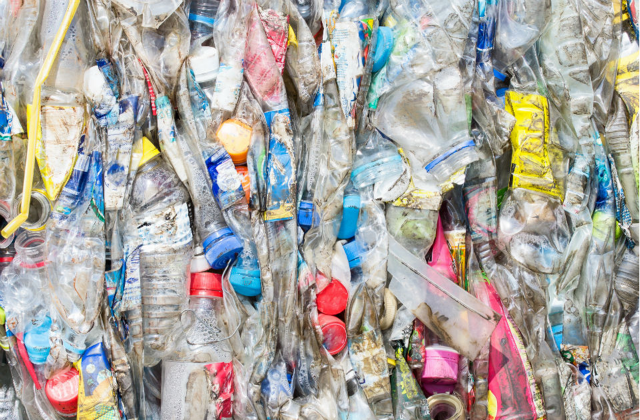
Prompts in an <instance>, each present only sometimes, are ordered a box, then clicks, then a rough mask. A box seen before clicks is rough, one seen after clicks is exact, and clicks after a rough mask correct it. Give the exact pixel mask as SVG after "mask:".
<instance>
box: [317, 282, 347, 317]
mask: <svg viewBox="0 0 640 420" xmlns="http://www.w3.org/2000/svg"><path fill="white" fill-rule="evenodd" d="M348 300H349V292H347V289H346V288H345V287H344V286H343V285H342V283H340V282H339V281H338V280H331V283H329V285H328V286H327V287H325V288H324V289H323V290H322V291H321V292H320V293H318V295H317V296H316V305H318V311H319V312H322V313H323V314H327V315H337V314H339V313H340V312H342V311H344V310H345V309H346V308H347V301H348Z"/></svg>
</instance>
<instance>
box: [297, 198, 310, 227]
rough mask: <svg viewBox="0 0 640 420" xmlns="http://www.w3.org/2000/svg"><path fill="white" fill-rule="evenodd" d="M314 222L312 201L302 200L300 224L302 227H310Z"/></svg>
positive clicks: (299, 213) (299, 216)
mask: <svg viewBox="0 0 640 420" xmlns="http://www.w3.org/2000/svg"><path fill="white" fill-rule="evenodd" d="M312 222H313V203H312V202H311V201H300V208H299V209H298V224H299V225H300V227H301V228H302V229H305V230H306V229H309V228H310V227H311V223H312Z"/></svg>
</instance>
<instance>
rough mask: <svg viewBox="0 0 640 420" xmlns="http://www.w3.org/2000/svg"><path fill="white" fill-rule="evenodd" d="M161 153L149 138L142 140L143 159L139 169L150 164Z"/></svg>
mask: <svg viewBox="0 0 640 420" xmlns="http://www.w3.org/2000/svg"><path fill="white" fill-rule="evenodd" d="M159 154H160V151H159V150H158V149H156V146H154V145H153V143H151V141H149V139H148V138H146V137H143V138H142V159H140V163H138V168H141V167H142V165H144V164H145V163H147V162H149V161H150V160H151V159H153V158H154V157H156V156H158V155H159Z"/></svg>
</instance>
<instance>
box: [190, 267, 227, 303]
mask: <svg viewBox="0 0 640 420" xmlns="http://www.w3.org/2000/svg"><path fill="white" fill-rule="evenodd" d="M189 294H190V295H191V296H204V297H222V275H221V274H218V273H211V272H209V271H203V272H202V273H191V290H190V291H189Z"/></svg>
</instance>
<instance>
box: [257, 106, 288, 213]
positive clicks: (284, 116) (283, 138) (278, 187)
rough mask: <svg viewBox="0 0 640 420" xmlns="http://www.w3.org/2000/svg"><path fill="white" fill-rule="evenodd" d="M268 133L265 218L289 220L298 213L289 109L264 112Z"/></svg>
mask: <svg viewBox="0 0 640 420" xmlns="http://www.w3.org/2000/svg"><path fill="white" fill-rule="evenodd" d="M264 116H265V118H266V120H267V125H268V126H269V132H270V133H271V136H270V139H269V157H268V160H267V211H266V212H265V220H267V221H271V222H273V221H276V220H289V219H291V218H293V214H294V212H295V196H296V178H295V167H296V164H295V157H294V154H293V132H292V131H291V120H290V115H289V110H288V109H283V110H279V111H270V112H265V114H264Z"/></svg>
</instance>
